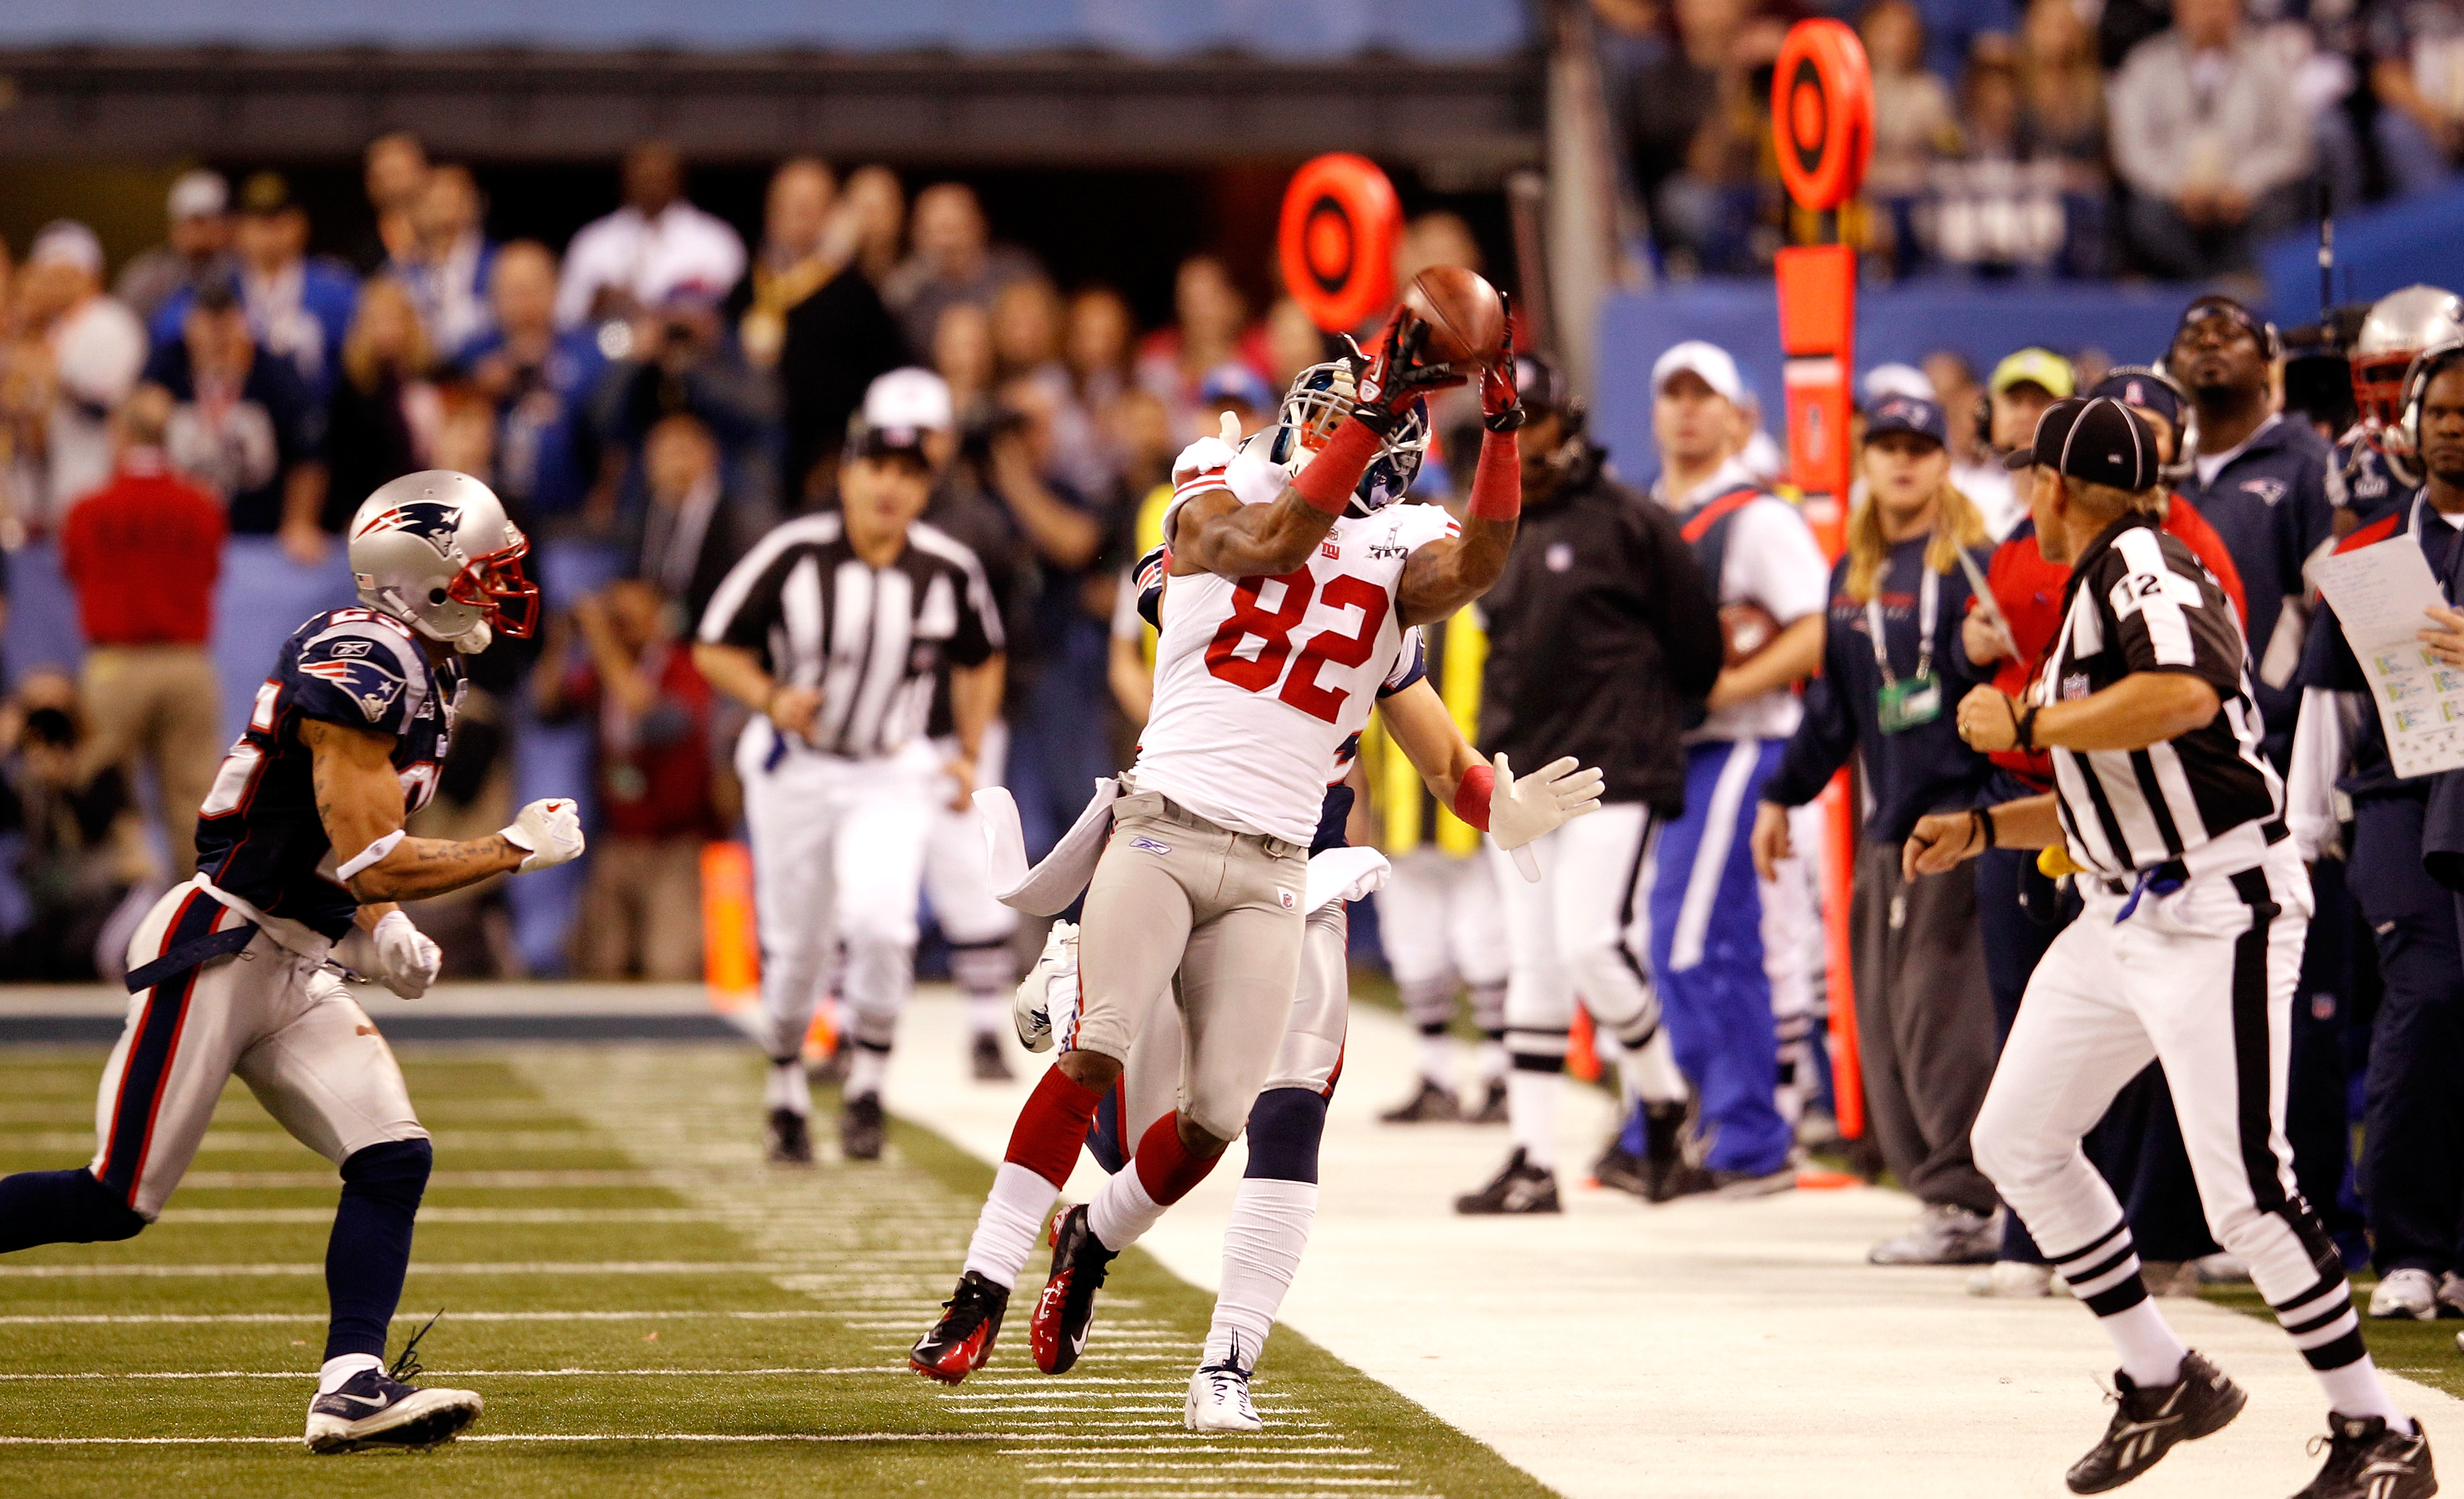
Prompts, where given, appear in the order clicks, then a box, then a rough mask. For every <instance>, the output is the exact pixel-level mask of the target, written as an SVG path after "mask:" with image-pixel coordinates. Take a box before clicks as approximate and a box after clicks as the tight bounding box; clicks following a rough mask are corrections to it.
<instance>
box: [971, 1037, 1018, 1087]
mask: <svg viewBox="0 0 2464 1499" xmlns="http://www.w3.org/2000/svg"><path fill="white" fill-rule="evenodd" d="M967 1061H968V1064H969V1065H970V1066H972V1067H973V1068H974V1069H976V1081H977V1082H979V1083H1006V1082H1008V1081H1009V1080H1010V1079H1011V1077H1012V1076H1013V1075H1014V1074H1013V1073H1012V1072H1011V1071H1010V1069H1009V1058H1007V1057H1005V1056H1003V1055H1001V1038H1000V1037H999V1036H994V1035H982V1036H978V1037H977V1038H976V1043H975V1045H974V1046H972V1047H968V1048H967Z"/></svg>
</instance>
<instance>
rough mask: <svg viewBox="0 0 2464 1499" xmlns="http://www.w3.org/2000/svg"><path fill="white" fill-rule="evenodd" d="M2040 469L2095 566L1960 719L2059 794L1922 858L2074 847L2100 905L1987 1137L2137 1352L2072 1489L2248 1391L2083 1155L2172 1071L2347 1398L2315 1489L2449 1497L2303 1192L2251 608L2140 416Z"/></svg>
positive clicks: (2041, 433)
mask: <svg viewBox="0 0 2464 1499" xmlns="http://www.w3.org/2000/svg"><path fill="white" fill-rule="evenodd" d="M2034 463H2035V469H2034V486H2035V488H2034V494H2033V496H2032V505H2031V508H2032V510H2033V511H2034V514H2035V522H2036V534H2037V536H2038V538H2039V539H2040V540H2041V543H2042V545H2043V547H2044V551H2045V556H2046V560H2047V561H2049V562H2069V563H2070V564H2071V577H2070V582H2069V584H2068V586H2067V589H2066V593H2065V596H2064V600H2063V616H2062V624H2061V630H2060V633H2059V634H2058V635H2057V636H2056V638H2055V641H2054V646H2053V650H2052V651H2051V653H2050V655H2049V656H2048V657H2047V660H2046V664H2045V668H2044V672H2043V674H2042V675H2041V676H2039V677H2038V678H2037V680H2036V682H2035V686H2034V687H2033V688H2032V689H2030V691H2029V692H2028V693H2026V694H2024V695H2023V696H2021V697H2018V698H2013V697H2010V696H2006V695H2005V694H2002V693H2001V692H2000V691H1998V690H1996V689H1994V688H1991V687H1979V688H1977V689H1976V690H1974V691H1973V692H1971V693H1969V694H1968V696H1967V697H1966V699H1964V700H1963V701H1962V702H1961V703H1960V707H1959V729H1960V734H1961V736H1962V737H1963V738H1966V739H1967V740H1968V741H1969V743H1970V744H1971V745H1973V746H1974V747H1976V748H1977V749H1980V750H1985V751H1988V752H1991V751H1996V750H2002V749H2007V748H2010V747H2011V746H2012V745H2013V744H2016V745H2018V746H2019V747H2021V748H2023V749H2024V748H2028V747H2030V746H2032V745H2033V746H2042V747H2043V748H2046V749H2048V750H2050V751H2051V752H2052V756H2053V766H2054V789H2053V791H2052V792H2050V793H2048V794H2046V795H2043V796H2036V797H2028V798H2023V799H2021V800H2018V801H2015V802H2005V803H2002V804H2000V805H1996V806H1993V807H1991V808H1980V809H1978V810H1975V811H1971V812H1951V813H1937V814H1934V815H1932V816H1929V817H1926V818H1924V819H1923V820H1921V821H1920V822H1919V823H1918V824H1917V826H1916V828H1915V830H1914V832H1913V833H1912V834H1911V835H1910V837H1909V839H1908V844H1907V849H1906V853H1905V859H1906V863H1907V867H1908V871H1909V873H1910V874H1911V875H1914V874H1917V873H1938V872H1941V871H1946V870H1948V869H1951V868H1953V867H1955V866H1956V865H1957V864H1959V863H1960V861H1962V860H1964V859H1968V858H1972V857H1974V856H1975V855H1977V854H1979V853H1982V852H1984V851H1985V850H1986V849H1991V848H1993V847H1995V846H1996V845H1997V844H2009V845H2013V846H2018V847H2045V846H2049V845H2059V846H2060V847H2061V849H2062V850H2063V852H2064V853H2065V854H2066V855H2067V858H2068V860H2069V862H2070V863H2071V864H2072V865H2073V866H2075V867H2076V868H2077V870H2078V871H2079V886H2080V890H2081V893H2082V895H2083V897H2084V909H2083V911H2082V912H2081V914H2080V915H2079V919H2078V920H2076V921H2074V922H2073V923H2072V924H2071V925H2070V926H2069V927H2068V928H2067V929H2066V930H2064V931H2063V933H2062V934H2061V936H2059V937H2056V938H2055V939H2054V944H2053V947H2052V948H2051V949H2050V950H2049V951H2048V952H2047V953H2046V955H2045V958H2044V960H2043V961H2042V962H2040V963H2039V964H2038V965H2037V967H2036V971H2035V976H2034V977H2033V978H2031V979H2030V980H2029V982H2028V990H2027V994H2026V997H2025V998H2024V999H2023V1000H2022V1001H2021V1003H2020V1006H2019V1015H2018V1019H2017V1021H2016V1022H2015V1023H2014V1024H2013V1026H2012V1029H2011V1039H2010V1042H2009V1044H2008V1045H2007V1046H2006V1047H2004V1049H2003V1052H2002V1059H2001V1063H2000V1066H1999V1067H1998V1069H1996V1070H1995V1073H1994V1077H1993V1084H1992V1087H1991V1089H1990V1090H1989V1091H1987V1093H1986V1098H1985V1106H1984V1108H1983V1110H1982V1111H1981V1112H1980V1113H1979V1114H1978V1115H1977V1120H1976V1128H1975V1132H1974V1135H1973V1140H1974V1145H1975V1151H1976V1163H1977V1164H1978V1165H1979V1166H1981V1167H1982V1168H1984V1170H1985V1173H1986V1175H1988V1176H1989V1177H1991V1178H1992V1179H1993V1183H1994V1185H1995V1186H1996V1187H1997V1188H1999V1189H2000V1191H2001V1193H2002V1196H2003V1198H2004V1200H2005V1201H2008V1202H2009V1203H2010V1204H2011V1206H2012V1207H2013V1209H2014V1210H2015V1211H2016V1212H2017V1213H2018V1214H2019V1216H2020V1218H2021V1219H2022V1220H2023V1221H2025V1222H2026V1223H2027V1225H2028V1228H2029V1231H2030V1232H2031V1233H2032V1234H2034V1235H2035V1239H2036V1242H2037V1243H2038V1244H2040V1245H2043V1246H2044V1248H2045V1251H2046V1253H2047V1255H2048V1257H2049V1258H2051V1259H2052V1261H2053V1262H2054V1265H2055V1267H2056V1268H2057V1269H2059V1270H2060V1271H2061V1273H2062V1276H2063V1278H2064V1279H2066V1280H2067V1281H2069V1283H2070V1286H2071V1289H2072V1290H2073V1291H2074V1292H2075V1293H2076V1294H2077V1295H2078V1297H2079V1300H2081V1301H2083V1302H2085V1303H2087V1305H2088V1308H2089V1310H2091V1311H2092V1312H2095V1313H2096V1314H2097V1316H2098V1318H2099V1319H2100V1320H2101V1324H2102V1326H2103V1327H2104V1330H2105V1331H2106V1333H2107V1334H2110V1335H2111V1337H2112V1338H2113V1342H2114V1346H2115V1347H2116V1349H2117V1350H2118V1351H2119V1352H2120V1354H2121V1362H2122V1368H2121V1372H2120V1373H2119V1374H2118V1375H2117V1376H2116V1377H2115V1383H2116V1385H2117V1386H2118V1388H2119V1391H2120V1394H2119V1398H2118V1403H2119V1408H2118V1409H2117V1410H2116V1412H2115V1413H2114V1417H2113V1421H2112V1423H2111V1425H2110V1426H2109V1427H2108V1428H2107V1429H2106V1431H2105V1434H2104V1436H2103V1437H2102V1439H2101V1440H2100V1441H2099V1442H2098V1443H2097V1444H2096V1446H2095V1447H2094V1448H2093V1449H2092V1450H2090V1451H2089V1453H2088V1454H2087V1455H2086V1456H2085V1457H2083V1458H2081V1459H2080V1460H2079V1463H2078V1464H2077V1466H2073V1467H2072V1469H2071V1470H2070V1487H2071V1488H2072V1490H2073V1491H2075V1492H2078V1493H2099V1492H2102V1491H2103V1490H2105V1489H2108V1488H2117V1487H2119V1486H2121V1485H2123V1484H2125V1483H2128V1482H2129V1481H2130V1480H2131V1479H2133V1478H2136V1477H2138V1476H2139V1474H2140V1473H2141V1472H2143V1471H2145V1469H2146V1468H2147V1467H2148V1466H2150V1465H2152V1464H2153V1463H2155V1462H2156V1461H2157V1460H2158V1459H2159V1458H2161V1457H2163V1456H2164V1455H2165V1453H2166V1451H2167V1449H2169V1448H2170V1447H2171V1446H2172V1445H2173V1444H2175V1443H2177V1442H2181V1441H2184V1440H2186V1439H2189V1438H2195V1437H2204V1436H2207V1435H2209V1434H2210V1433H2211V1432H2214V1431H2216V1430H2218V1429H2219V1428H2221V1427H2222V1426H2224V1424H2225V1423H2226V1422H2230V1421H2232V1420H2233V1418H2234V1417H2235V1416H2237V1415H2239V1414H2240V1412H2241V1407H2242V1404H2243V1401H2244V1400H2245V1397H2244V1395H2243V1393H2242V1391H2241V1390H2240V1388H2239V1387H2238V1386H2236V1385H2235V1384H2234V1383H2233V1381H2232V1380H2231V1379H2229V1378H2226V1377H2225V1376H2224V1375H2223V1374H2221V1373H2219V1372H2218V1371H2217V1370H2216V1369H2215V1367H2214V1366H2213V1365H2211V1364H2210V1363H2209V1362H2208V1361H2207V1360H2206V1359H2204V1358H2202V1357H2200V1356H2198V1355H2197V1354H2194V1353H2191V1352H2189V1350H2188V1349H2186V1348H2184V1347H2183V1346H2182V1344H2181V1342H2180V1341H2179V1340H2177V1339H2176V1338H2175V1337H2174V1335H2173V1332H2172V1329H2171V1328H2170V1327H2168V1326H2167V1324H2166V1322H2165V1319H2164V1317H2163V1315H2162V1314H2161V1313H2159V1312H2157V1310H2156V1307H2155V1305H2154V1303H2153V1302H2151V1301H2150V1300H2149V1299H2148V1296H2147V1290H2146V1287H2145V1284H2144V1283H2143V1282H2142V1280H2141V1279H2140V1274H2139V1269H2140V1264H2139V1257H2138V1254H2137V1252H2136V1251H2135V1249H2134V1247H2133V1245H2132V1243H2131V1237H2130V1229H2129V1226H2128V1224H2127V1223H2125V1222H2124V1221H2123V1213H2122V1207H2121V1204H2120V1203H2119V1202H2117V1201H2115V1200H2114V1196H2113V1192H2112V1189H2111V1188H2109V1187H2107V1186H2106V1185H2105V1183H2104V1179H2103V1178H2102V1177H2101V1176H2099V1175H2098V1174H2097V1171H2096V1168H2095V1167H2093V1166H2091V1165H2090V1164H2089V1163H2088V1159H2087V1157H2086V1155H2085V1154H2084V1153H2083V1152H2082V1151H2081V1150H2080V1148H2079V1139H2080V1136H2082V1135H2085V1134H2086V1133H2087V1132H2088V1130H2089V1129H2091V1128H2092V1127H2093V1126H2094V1125H2095V1124H2096V1122H2097V1120H2098V1119H2099V1118H2101V1116H2102V1115H2103V1113H2104V1111H2105V1108H2106V1106H2107V1105H2108V1104H2110V1103H2111V1102H2112V1100H2113V1096H2114V1094H2115V1093H2116V1092H2117V1091H2119V1090H2120V1089H2121V1088H2122V1086H2123V1084H2124V1083H2126V1082H2128V1081H2129V1080H2130V1078H2131V1077H2132V1076H2133V1075H2134V1074H2136V1073H2137V1072H2138V1071H2139V1070H2140V1069H2142V1068H2144V1067H2145V1066H2146V1065H2147V1063H2148V1062H2149V1061H2150V1060H2151V1059H2152V1060H2155V1061H2159V1062H2162V1063H2163V1064H2164V1067H2165V1073H2166V1076H2167V1079H2169V1080H2170V1082H2171V1084H2172V1089H2173V1098H2174V1103H2175V1106H2176V1108H2177V1109H2178V1111H2179V1113H2180V1115H2181V1121H2182V1135H2183V1139H2184V1142H2185V1143H2186V1144H2187V1145H2188V1147H2189V1157H2190V1167H2191V1171H2192V1174H2193V1175H2194V1176H2195V1177H2196V1178H2197V1180H2198V1190H2199V1200H2200V1203H2201V1205H2202V1206H2203V1207H2204V1208H2205V1210H2206V1212H2207V1218H2208V1223H2209V1225H2210V1227H2211V1229H2212V1230H2213V1231H2214V1233H2215V1236H2216V1240H2217V1242H2218V1243H2220V1244H2222V1245H2224V1246H2225V1248H2226V1249H2228V1250H2229V1251H2231V1252H2233V1253H2234V1254H2237V1255H2239V1256H2241V1257H2242V1259H2243V1260H2244V1261H2246V1262H2247V1263H2248V1264H2249V1266H2250V1271H2251V1278H2252V1279H2253V1280H2254V1281H2255V1282H2256V1283H2257V1286H2258V1290H2259V1291H2260V1293H2261V1294H2262V1295H2264V1296H2265V1297H2266V1298H2267V1300H2268V1303H2269V1305H2270V1306H2271V1307H2273V1308H2274V1309H2275V1312H2276V1314H2277V1320H2278V1321H2279V1322H2281V1323H2282V1324H2283V1327H2284V1330H2285V1332H2286V1333H2287V1334H2290V1335H2291V1336H2292V1338H2293V1342H2294V1346H2295V1347H2297V1348H2299V1349H2300V1350H2301V1352H2302V1354H2303V1356H2305V1357H2306V1358H2307V1359H2308V1360H2309V1362H2310V1366H2311V1368H2312V1369H2313V1370H2314V1371H2315V1372H2316V1373H2317V1374H2318V1376H2319V1379H2320V1382H2321V1384H2322V1385H2324V1386H2325V1388H2326V1391H2327V1399H2328V1406H2329V1411H2330V1414H2329V1416H2328V1428H2329V1449H2328V1457H2327V1463H2326V1466H2325V1467H2324V1468H2323V1469H2322V1470H2321V1473H2320V1475H2319V1477H2318V1478H2317V1479H2315V1480H2314V1481H2313V1482H2312V1483H2311V1485H2310V1487H2308V1488H2304V1489H2303V1490H2301V1496H2300V1499H2347V1496H2349V1499H2419V1496H2423V1495H2428V1494H2431V1493H2434V1492H2435V1491H2436V1490H2437V1488H2438V1484H2437V1480H2436V1478H2435V1477H2433V1476H2432V1474H2431V1461H2430V1444H2429V1442H2428V1439H2427V1438H2426V1437H2424V1436H2423V1435H2422V1434H2421V1432H2420V1431H2419V1429H2418V1428H2417V1427H2415V1426H2414V1425H2413V1423H2412V1422H2411V1421H2410V1419H2409V1418H2408V1417H2407V1416H2406V1415H2405V1414H2404V1413H2403V1412H2402V1411H2400V1410H2398V1409H2397V1408H2396V1406H2395V1404H2394V1402H2393V1401H2392V1400H2390V1398H2389V1397H2388V1394H2387V1389H2386V1387H2385V1386H2384V1385H2383V1384H2381V1382H2380V1380H2379V1377H2378V1371H2377V1370H2376V1369H2375V1368H2374V1367H2373V1366H2372V1365H2371V1363H2370V1356H2369V1354H2368V1352H2367V1350H2365V1348H2364V1347H2363V1345H2362V1333H2361V1322H2360V1319H2359V1318H2358V1317H2357V1316H2356V1315H2355V1314H2354V1312H2353V1303H2352V1292H2351V1290H2349V1289H2348V1288H2347V1287H2346V1286H2345V1284H2344V1274H2343V1261H2342V1260H2341V1259H2340V1258H2339V1256H2338V1254H2337V1252H2336V1248H2335V1246H2334V1245H2333V1244H2331V1243H2330V1242H2329V1241H2328V1239H2327V1237H2326V1234H2325V1233H2324V1231H2323V1230H2321V1227H2320V1225H2319V1221H2318V1219H2317V1217H2316V1216H2315V1215H2314V1214H2313V1213H2312V1212H2311V1210H2310V1205H2309V1203H2307V1202H2306V1201H2303V1200H2302V1198H2301V1196H2300V1193H2299V1191H2298V1190H2297V1189H2296V1188H2295V1186H2294V1182H2293V1152H2292V1147H2291V1146H2290V1145H2289V1144H2288V1143H2287V1142H2286V1140H2285V1135H2284V1091H2285V1080H2286V1070H2287V1053H2288V1050H2289V1037H2290V1032H2291V1025H2292V1001H2293V989H2294V983H2295V980H2296V979H2297V978H2298V977H2299V973H2300V969H2301V948H2302V940H2303V937H2304V936H2305V934H2306V931H2307V926H2308V920H2309V915H2310V906H2311V901H2310V884H2309V880H2308V877H2307V875H2306V874H2305V873H2304V871H2303V870H2302V867H2301V859H2300V854H2299V851H2298V850H2297V849H2295V847H2294V845H2293V844H2292V843H2291V842H2290V841H2288V840H2287V838H2286V836H2285V827H2284V791H2283V784H2282V783H2281V782H2279V781H2278V780H2277V775H2276V772H2275V770H2274V768H2273V767H2272V766H2270V764H2269V763H2268V761H2267V759H2266V757H2265V756H2264V754H2263V753H2262V752H2261V749H2260V727H2259V717H2258V712H2257V709H2256V707H2255V704H2254V702H2253V697H2252V686H2251V678H2250V673H2249V671H2248V668H2247V664H2246V656H2247V653H2246V650H2245V648H2244V645H2243V642H2242V635H2241V631H2240V628H2238V626H2237V625H2236V623H2235V621H2234V615H2233V606H2232V604H2231V602H2230V601H2229V600H2228V599H2227V598H2226V596H2225V593H2224V590H2223V589H2222V588H2221V587H2219V586H2218V585H2217V584H2216V581H2215V579H2214V578H2213V577H2211V575H2210V574H2209V573H2208V571H2207V569H2206V568H2204V567H2202V566H2201V565H2200V564H2199V562H2198V559H2197V557H2196V555H2195V554H2193V553H2192V552H2191V551H2190V549H2189V547H2188V546H2186V545H2184V544H2183V543H2182V542H2181V541H2180V540H2178V539H2177V538H2174V537H2172V536H2169V535H2167V534H2166V533H2165V532H2164V531H2163V530H2161V529H2160V528H2159V526H2158V523H2157V518H2158V514H2159V510H2160V506H2161V503H2162V497H2163V491H2162V490H2161V489H2159V488H2158V487H2157V464H2156V449H2155V444H2154V441H2153V434H2152V433H2151V431H2150V430H2149V429H2148V428H2147V426H2146V424H2145V423H2144V422H2143V421H2141V420H2140V419H2139V418H2138V417H2137V416H2136V415H2134V414H2132V413H2131V412H2130V411H2129V410H2128V409H2127V408H2124V407H2123V406H2122V405H2120V404H2119V403H2117V402H2114V401H2110V400H2103V399H2098V400H2090V401H2079V400H2072V401H2063V402H2058V403H2057V404H2056V405H2055V406H2054V407H2053V408H2050V409H2049V410H2047V411H2046V413H2045V415H2044V418H2043V420H2042V421H2040V422H2039V423H2038V424H2037V427H2036V439H2035V453H2034Z"/></svg>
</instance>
